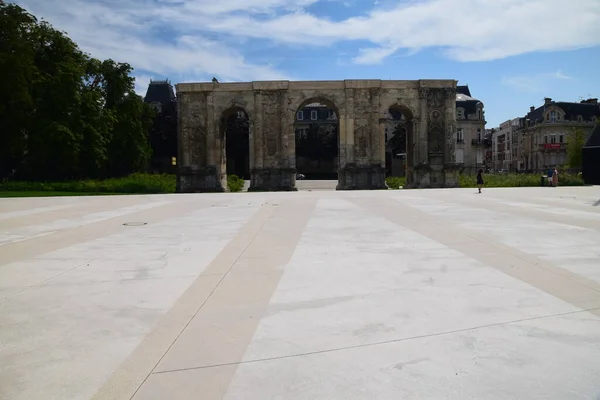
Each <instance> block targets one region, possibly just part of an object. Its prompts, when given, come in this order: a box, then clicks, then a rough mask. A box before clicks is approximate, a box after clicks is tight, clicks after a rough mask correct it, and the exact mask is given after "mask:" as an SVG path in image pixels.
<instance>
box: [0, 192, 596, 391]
mask: <svg viewBox="0 0 600 400" xmlns="http://www.w3.org/2000/svg"><path fill="white" fill-rule="evenodd" d="M599 199H600V188H596V187H586V188H552V189H550V188H522V189H486V190H484V193H483V194H482V195H474V193H473V190H472V189H456V190H428V191H376V192H334V191H314V192H309V191H303V192H297V193H240V194H198V195H158V196H108V197H103V198H102V201H100V200H99V198H89V197H79V198H63V197H61V198H41V199H0V234H2V237H3V238H4V242H3V244H4V245H2V246H0V360H1V361H2V362H1V363H0V382H1V384H0V398H2V399H4V398H6V399H11V400H12V399H17V400H19V399H90V398H94V399H111V400H112V399H131V398H135V399H164V398H173V399H198V398H201V399H221V398H225V399H261V400H262V399H278V398H279V399H283V398H285V399H338V398H339V399H353V398H356V399H362V398H364V399H367V398H369V399H371V398H407V399H410V398H415V399H418V398H427V399H431V398H448V399H468V398H485V399H508V398H544V399H565V398H568V399H595V398H597V397H598V396H599V395H600V383H599V382H600V364H599V361H598V360H600V357H599V356H600V354H599V351H600V350H599V349H600V348H599V347H598V343H600V273H599V272H598V271H599V270H600V263H598V261H597V260H599V259H600V250H598V246H597V243H598V240H600V236H599V235H600V229H598V225H596V224H597V222H598V221H599V220H598V218H599V217H598V216H599V215H600V207H598V204H600V203H599ZM17 200H18V201H17ZM544 208H546V211H547V212H540V210H543V209H544ZM38 217H39V218H38ZM126 222H145V223H147V224H146V225H140V226H124V225H123V224H124V223H126ZM16 240H18V242H16Z"/></svg>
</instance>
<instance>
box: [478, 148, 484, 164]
mask: <svg viewBox="0 0 600 400" xmlns="http://www.w3.org/2000/svg"><path fill="white" fill-rule="evenodd" d="M481 163H483V153H482V152H481V150H478V151H477V164H481Z"/></svg>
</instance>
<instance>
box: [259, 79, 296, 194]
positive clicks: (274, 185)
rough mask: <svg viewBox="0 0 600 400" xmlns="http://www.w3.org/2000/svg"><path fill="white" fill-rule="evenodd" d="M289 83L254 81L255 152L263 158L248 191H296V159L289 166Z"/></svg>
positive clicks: (291, 125)
mask: <svg viewBox="0 0 600 400" xmlns="http://www.w3.org/2000/svg"><path fill="white" fill-rule="evenodd" d="M287 84H288V82H254V90H255V97H254V101H255V111H254V113H255V116H256V118H255V125H254V128H255V129H254V131H255V132H254V133H255V138H256V139H255V149H256V150H259V151H260V156H259V154H257V157H256V162H255V166H254V168H253V169H252V171H251V175H252V181H251V185H250V188H249V189H248V190H249V191H253V192H257V191H292V190H296V168H295V166H294V164H295V159H294V164H290V153H293V152H292V151H291V148H293V147H290V142H289V141H290V135H293V116H290V115H287V114H289V112H290V111H289V110H287V99H288V93H287ZM290 121H291V122H290ZM259 129H260V130H259ZM290 130H291V131H292V132H291V133H290ZM259 136H260V139H258V137H259ZM292 137H294V136H292ZM294 139H295V137H294ZM258 146H260V147H259V149H257V147H258Z"/></svg>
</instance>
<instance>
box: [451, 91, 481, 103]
mask: <svg viewBox="0 0 600 400" xmlns="http://www.w3.org/2000/svg"><path fill="white" fill-rule="evenodd" d="M456 101H476V102H479V100H477V99H476V98H474V97H471V96H467V95H466V94H462V93H457V94H456Z"/></svg>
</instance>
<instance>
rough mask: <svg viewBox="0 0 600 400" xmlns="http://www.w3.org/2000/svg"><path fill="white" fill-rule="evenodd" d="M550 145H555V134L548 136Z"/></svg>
mask: <svg viewBox="0 0 600 400" xmlns="http://www.w3.org/2000/svg"><path fill="white" fill-rule="evenodd" d="M550 143H551V144H555V143H556V135H555V134H552V135H550Z"/></svg>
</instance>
